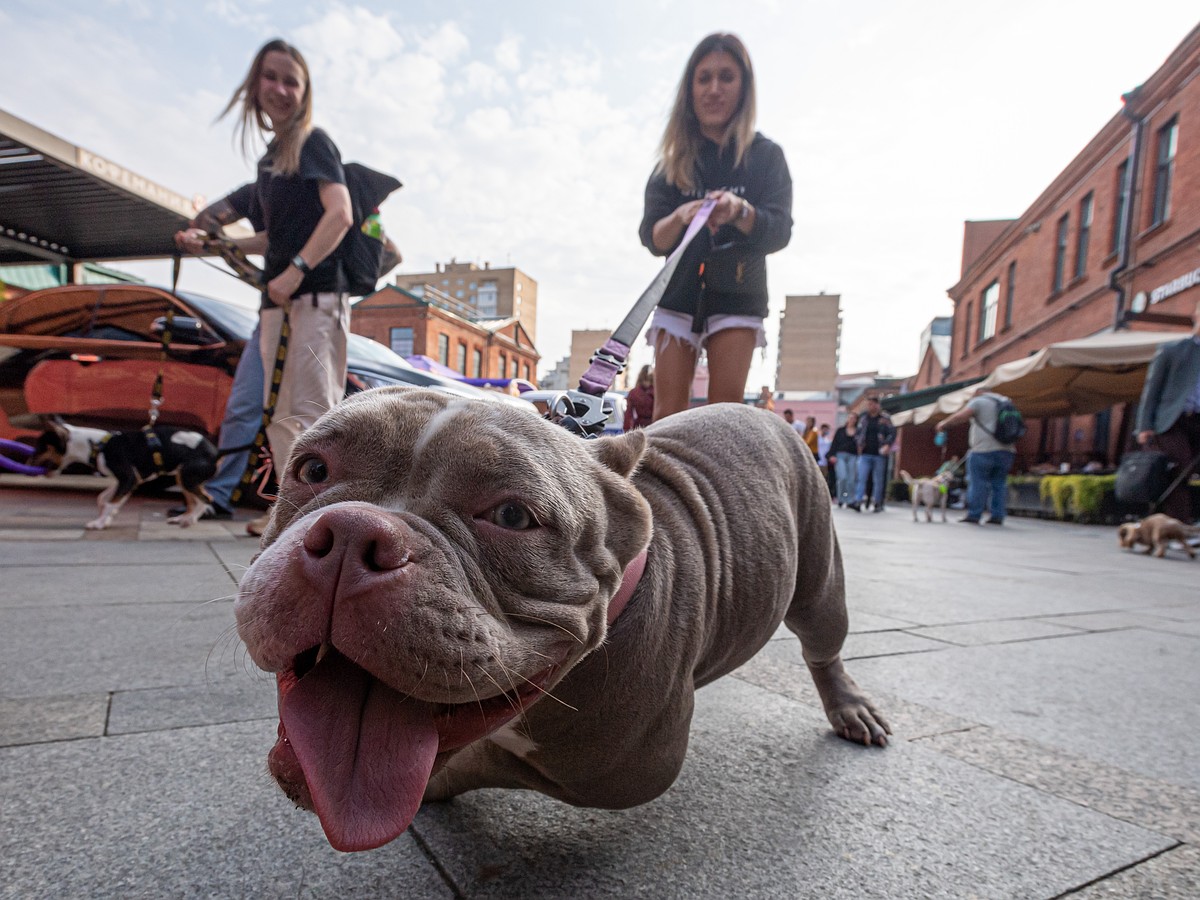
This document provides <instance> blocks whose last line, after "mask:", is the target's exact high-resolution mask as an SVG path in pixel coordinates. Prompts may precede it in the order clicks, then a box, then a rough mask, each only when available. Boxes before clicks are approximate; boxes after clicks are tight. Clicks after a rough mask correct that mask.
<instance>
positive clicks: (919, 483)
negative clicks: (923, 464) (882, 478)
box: [900, 469, 951, 522]
mask: <svg viewBox="0 0 1200 900" xmlns="http://www.w3.org/2000/svg"><path fill="white" fill-rule="evenodd" d="M950 478H951V475H950V473H949V472H943V473H942V474H941V475H935V476H934V477H933V478H913V477H912V476H911V475H909V474H908V473H907V472H905V471H904V470H903V469H901V470H900V479H901V480H902V481H903V482H904V483H905V484H907V485H908V493H909V496H910V497H912V511H913V521H914V522H915V521H917V510H918V509H919V508H920V507H922V506H924V507H925V521H926V522H932V521H933V508H934V506H935V505H936V506H940V507H941V508H942V521H943V522H945V521H946V501H947V498H948V497H949V495H950V492H949V490H948V488H949V486H950Z"/></svg>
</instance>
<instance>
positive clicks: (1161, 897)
mask: <svg viewBox="0 0 1200 900" xmlns="http://www.w3.org/2000/svg"><path fill="white" fill-rule="evenodd" d="M1072 896H1073V897H1079V898H1082V900H1104V898H1117V900H1125V898H1128V897H1137V898H1139V900H1171V898H1179V900H1186V898H1193V897H1196V896H1200V847H1196V846H1194V845H1181V846H1179V847H1172V848H1171V849H1170V850H1168V851H1167V852H1166V853H1162V854H1160V855H1158V856H1154V857H1151V858H1150V859H1148V860H1146V861H1145V862H1142V863H1139V864H1138V865H1136V866H1133V867H1132V868H1129V869H1125V870H1124V871H1121V872H1117V873H1116V874H1114V875H1111V876H1109V877H1108V878H1105V879H1104V880H1102V881H1099V882H1097V883H1096V884H1091V885H1088V886H1087V887H1085V888H1084V889H1083V890H1081V891H1078V892H1076V893H1075V894H1072Z"/></svg>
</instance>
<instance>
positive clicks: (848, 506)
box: [846, 502, 862, 512]
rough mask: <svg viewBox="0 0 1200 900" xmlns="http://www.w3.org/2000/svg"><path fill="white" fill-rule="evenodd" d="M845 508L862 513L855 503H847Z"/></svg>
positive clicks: (860, 507)
mask: <svg viewBox="0 0 1200 900" xmlns="http://www.w3.org/2000/svg"><path fill="white" fill-rule="evenodd" d="M846 508H847V509H852V510H854V511H855V512H862V506H860V505H859V504H858V503H857V502H855V503H847V504H846Z"/></svg>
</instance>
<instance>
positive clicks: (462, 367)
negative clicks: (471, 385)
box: [454, 341, 467, 375]
mask: <svg viewBox="0 0 1200 900" xmlns="http://www.w3.org/2000/svg"><path fill="white" fill-rule="evenodd" d="M454 368H455V369H457V370H458V371H459V372H462V373H463V374H464V375H466V374H467V345H466V344H464V343H462V342H461V341H460V342H459V345H458V362H457V364H456V365H455V366H454Z"/></svg>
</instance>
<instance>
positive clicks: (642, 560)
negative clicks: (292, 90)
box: [608, 550, 648, 625]
mask: <svg viewBox="0 0 1200 900" xmlns="http://www.w3.org/2000/svg"><path fill="white" fill-rule="evenodd" d="M647 553H648V550H643V551H642V552H641V553H639V554H638V555H637V556H635V557H634V558H633V561H632V562H630V563H629V565H627V566H626V567H625V574H623V575H622V576H621V586H620V587H619V588H617V592H616V593H615V594H613V598H612V599H611V600H609V601H608V624H609V625H612V623H613V622H615V621H617V616H619V615H621V612H622V611H623V610H624V609H625V604H627V603H628V602H629V598H630V597H632V596H633V592H634V590H635V589H636V588H637V586H638V582H639V581H641V580H642V572H644V571H645V570H646V556H647Z"/></svg>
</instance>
